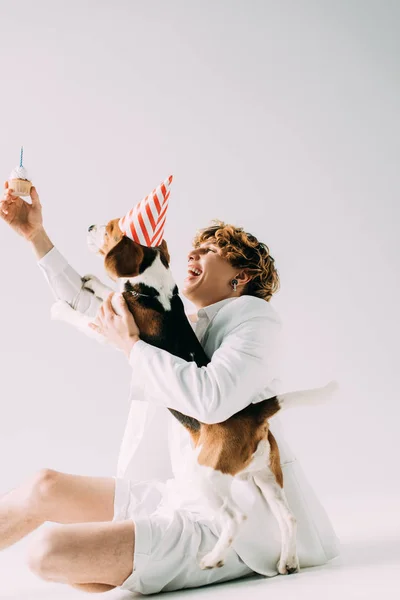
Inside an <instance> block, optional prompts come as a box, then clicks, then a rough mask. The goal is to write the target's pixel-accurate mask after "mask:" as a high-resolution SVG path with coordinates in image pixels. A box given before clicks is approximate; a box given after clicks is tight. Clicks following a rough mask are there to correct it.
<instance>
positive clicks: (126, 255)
mask: <svg viewBox="0 0 400 600" xmlns="http://www.w3.org/2000/svg"><path fill="white" fill-rule="evenodd" d="M142 259H143V250H142V249H141V248H140V246H139V244H135V242H133V241H132V240H131V239H130V238H128V237H127V236H125V235H124V237H123V238H122V240H120V241H119V242H118V244H116V245H115V246H114V248H112V249H111V250H110V252H108V254H107V256H106V257H105V259H104V267H105V269H106V271H107V272H108V273H109V274H110V275H111V277H112V278H118V277H135V276H136V275H138V274H139V266H140V264H141V262H142Z"/></svg>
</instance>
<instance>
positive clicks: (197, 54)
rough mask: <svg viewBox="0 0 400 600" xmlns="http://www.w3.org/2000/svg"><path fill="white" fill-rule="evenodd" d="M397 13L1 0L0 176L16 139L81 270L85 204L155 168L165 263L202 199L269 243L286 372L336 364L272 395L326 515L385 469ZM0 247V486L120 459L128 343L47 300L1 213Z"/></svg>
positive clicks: (91, 265) (185, 240)
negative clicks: (57, 317) (332, 393)
mask: <svg viewBox="0 0 400 600" xmlns="http://www.w3.org/2000/svg"><path fill="white" fill-rule="evenodd" d="M399 16H400V6H399V3H398V2H390V1H387V0H386V1H384V2H381V1H370V0H366V1H361V0H359V1H358V0H351V1H349V2H344V1H337V0H336V1H334V2H333V1H331V2H328V1H294V0H293V1H281V2H272V1H271V2H269V1H264V2H261V1H254V0H250V1H246V2H244V1H242V2H239V1H221V0H219V1H214V0H213V1H210V0H208V1H204V0H203V1H202V2H184V1H181V2H178V1H169V2H162V1H152V0H151V1H147V2H128V1H120V0H117V1H113V2H103V1H97V2H95V1H88V0H83V1H79V2H60V1H51V2H50V1H48V2H46V1H44V0H42V1H40V2H35V3H33V2H20V1H13V2H11V1H2V2H1V3H0V21H1V36H0V73H1V84H0V86H1V100H0V102H1V111H0V132H1V141H0V165H1V173H2V177H3V180H5V179H6V178H7V177H8V174H9V171H10V170H11V169H12V168H13V167H14V166H16V165H17V163H18V160H19V147H20V145H21V144H23V145H24V148H25V166H26V168H27V169H28V172H29V174H30V176H31V178H32V180H33V182H34V183H35V185H36V186H37V189H38V191H39V194H40V197H41V201H42V204H43V211H44V222H45V226H46V229H47V231H48V233H49V235H50V237H51V238H52V240H53V242H54V243H55V245H56V246H57V247H58V249H59V250H60V251H61V252H62V253H63V254H64V255H65V256H66V257H67V259H68V260H69V261H70V263H71V264H72V265H73V266H74V267H75V268H76V269H77V270H78V271H79V272H80V273H81V274H82V275H83V274H85V273H94V274H96V275H98V276H100V277H102V278H103V279H104V278H105V276H104V275H103V269H102V264H101V261H100V260H99V259H98V258H96V257H94V256H93V255H91V254H90V253H89V251H88V250H87V248H86V241H85V238H86V228H87V226H88V225H89V224H91V223H96V222H105V221H107V220H109V219H110V218H114V217H117V216H122V215H123V214H124V213H125V212H126V211H127V210H128V209H130V208H131V207H132V206H133V205H134V204H135V203H136V202H138V201H139V200H140V199H141V198H142V197H143V196H144V195H146V194H147V193H148V192H149V191H150V190H151V189H152V188H153V187H155V185H157V184H158V183H159V182H160V181H162V180H163V179H165V178H166V177H167V176H168V175H169V174H170V173H173V174H174V176H175V181H174V183H173V187H172V190H171V200H170V211H169V216H168V220H167V226H166V232H165V238H166V240H167V242H168V244H169V248H170V253H171V257H172V263H171V268H172V270H173V273H174V276H175V279H176V281H177V283H178V285H181V284H182V282H183V279H184V277H185V276H186V254H187V252H188V251H189V249H190V247H191V241H192V238H193V236H194V234H195V232H196V230H197V229H198V228H200V227H204V226H206V225H207V224H208V223H209V222H210V220H211V219H212V218H220V219H223V220H225V221H228V222H232V223H234V224H235V225H238V226H243V227H244V228H245V229H246V230H247V231H250V232H251V233H253V234H254V235H256V236H258V237H259V239H260V240H262V241H264V242H265V243H267V244H268V245H269V246H270V249H271V253H272V255H273V256H274V257H275V259H276V261H277V266H278V268H279V271H280V275H281V280H282V290H281V292H280V293H279V294H278V295H277V296H276V297H275V299H274V300H273V304H274V306H275V307H276V309H277V310H278V311H279V313H280V314H281V316H282V318H283V320H284V323H285V338H284V347H283V351H282V370H281V376H282V382H283V388H284V389H287V390H291V389H298V388H302V387H312V386H316V385H322V384H324V383H325V382H326V381H328V380H329V379H331V378H337V379H338V380H339V383H340V385H341V391H340V394H339V397H338V398H337V400H336V401H335V402H334V403H333V404H331V405H329V406H324V407H320V408H314V409H302V410H300V409H299V410H295V411H292V413H290V414H289V413H287V414H286V415H284V416H283V417H282V421H283V424H284V427H285V431H286V437H287V440H288V442H289V443H290V444H291V445H292V448H293V450H294V452H295V453H296V454H297V456H298V458H299V459H301V462H302V466H303V468H304V470H305V471H306V473H307V475H308V476H309V478H310V480H311V482H312V484H313V486H314V487H315V488H316V490H317V492H318V493H319V495H320V497H321V499H322V501H323V503H324V504H325V505H327V506H328V507H330V511H331V514H332V515H333V517H334V511H335V506H336V502H337V503H340V502H341V501H343V498H345V499H347V498H350V496H352V495H353V496H354V497H359V496H361V497H365V496H366V495H368V496H370V497H371V496H374V495H375V494H379V495H382V494H383V495H388V496H389V495H391V494H393V493H395V492H398V491H399V489H398V486H399V481H398V476H397V472H398V469H397V466H396V465H397V457H398V452H399V439H398V420H399V417H400V408H399V393H398V389H399V370H398V364H399V345H398V344H399V342H398V340H399V333H400V331H399V318H398V297H399V266H400V265H399V262H400V260H399V247H398V229H399V203H398V195H399V167H398V158H399V153H398V150H399V139H400V126H399V112H398V107H399V71H398V69H399V36H398V30H399ZM0 256H1V260H0V276H1V280H0V281H1V284H0V285H1V294H0V376H1V381H0V398H1V418H0V455H1V457H2V460H1V473H2V476H1V481H0V488H1V491H6V490H7V489H9V488H10V487H12V486H14V485H16V484H17V483H19V482H20V481H22V480H23V479H25V478H26V477H28V476H30V475H31V474H32V473H33V472H34V471H35V470H37V469H39V468H42V467H51V468H54V469H57V470H61V471H65V472H69V473H78V474H87V475H113V474H114V473H115V467H116V460H117V455H118V450H119V444H120V440H121V436H122V432H123V428H124V424H125V419H126V416H127V412H128V390H129V382H130V377H131V375H132V373H131V369H130V367H129V365H128V363H127V361H126V360H125V358H124V357H123V355H122V354H121V353H119V352H115V351H114V350H112V349H109V348H104V347H101V346H99V345H97V344H96V343H95V342H93V341H91V340H90V339H88V338H85V337H84V336H83V335H82V334H80V333H79V332H77V331H75V330H73V329H71V328H70V327H68V326H67V325H65V324H62V323H58V322H52V321H50V317H49V310H50V306H51V303H52V301H53V299H52V295H51V292H50V290H49V288H48V287H47V285H46V282H45V280H44V278H43V276H42V274H41V272H40V271H39V269H38V267H37V266H36V263H35V258H34V255H33V253H32V252H31V251H30V248H29V246H28V244H27V243H26V242H25V241H24V240H22V238H18V237H17V236H16V235H15V234H14V233H13V232H12V231H11V230H9V229H8V228H7V226H6V225H5V224H4V223H0ZM137 375H138V376H140V374H137ZM151 451H152V452H157V448H156V447H152V448H151Z"/></svg>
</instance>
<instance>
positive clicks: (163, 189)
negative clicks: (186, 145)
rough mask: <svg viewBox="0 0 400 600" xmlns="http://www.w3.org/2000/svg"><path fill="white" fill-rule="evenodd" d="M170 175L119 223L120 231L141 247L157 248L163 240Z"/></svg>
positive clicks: (171, 177)
mask: <svg viewBox="0 0 400 600" xmlns="http://www.w3.org/2000/svg"><path fill="white" fill-rule="evenodd" d="M172 179H173V176H172V175H170V177H168V179H166V180H165V181H164V182H163V183H161V184H160V185H159V186H158V187H157V188H155V189H154V190H153V191H152V192H151V194H149V195H148V196H146V197H145V198H143V200H141V202H139V204H137V205H136V206H134V207H133V208H132V209H131V210H130V211H129V212H128V213H127V214H126V215H125V216H124V217H122V218H121V219H120V220H119V222H118V225H119V228H120V229H121V231H122V232H123V233H124V234H125V235H127V236H128V237H130V238H131V240H133V241H134V242H136V243H138V244H141V245H142V246H159V245H160V244H161V242H162V240H163V236H164V228H165V219H166V213H167V209H168V198H169V193H170V190H169V187H170V185H171V182H172Z"/></svg>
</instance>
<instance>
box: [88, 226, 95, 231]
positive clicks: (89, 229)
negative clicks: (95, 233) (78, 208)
mask: <svg viewBox="0 0 400 600" xmlns="http://www.w3.org/2000/svg"><path fill="white" fill-rule="evenodd" d="M95 227H96V225H89V228H88V231H92V229H94V228H95Z"/></svg>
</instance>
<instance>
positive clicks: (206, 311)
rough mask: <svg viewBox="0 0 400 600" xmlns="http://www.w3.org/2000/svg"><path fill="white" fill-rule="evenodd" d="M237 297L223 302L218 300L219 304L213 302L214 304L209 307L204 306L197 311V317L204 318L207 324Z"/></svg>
mask: <svg viewBox="0 0 400 600" xmlns="http://www.w3.org/2000/svg"><path fill="white" fill-rule="evenodd" d="M236 298H239V296H234V297H233V298H225V299H224V300H220V301H219V302H214V304H210V305H209V306H205V307H204V308H200V310H198V311H197V317H198V318H199V319H200V318H202V317H206V318H207V319H208V321H209V322H211V321H212V319H213V318H214V317H215V315H216V314H217V312H218V311H219V310H221V308H222V307H223V306H225V304H228V303H229V302H232V300H236Z"/></svg>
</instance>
